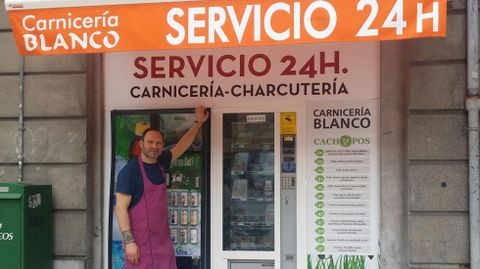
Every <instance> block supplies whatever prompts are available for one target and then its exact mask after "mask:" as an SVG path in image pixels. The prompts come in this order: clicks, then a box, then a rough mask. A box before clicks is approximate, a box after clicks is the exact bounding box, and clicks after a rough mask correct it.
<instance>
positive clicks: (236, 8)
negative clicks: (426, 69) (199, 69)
mask: <svg viewBox="0 0 480 269" xmlns="http://www.w3.org/2000/svg"><path fill="white" fill-rule="evenodd" d="M446 9H447V8H446V0H382V1H379V0H355V1H351V0H349V1H345V0H326V1H314V0H313V1H312V0H307V1H304V0H302V1H298V0H297V1H291V0H287V1H272V0H267V1H264V0H262V1H259V0H239V1H233V2H232V1H223V0H214V1H193V2H167V3H166V2H163V3H149V4H124V5H108V6H92V7H74V8H52V9H32V10H9V12H8V14H9V18H10V23H11V26H12V30H13V33H14V35H15V40H16V42H17V46H18V48H19V51H20V53H21V54H22V55H36V54H44V55H48V54H72V53H101V52H114V51H133V50H160V49H185V48H221V47H235V46H262V45H281V44H298V43H315V42H344V41H366V40H394V39H407V38H420V37H433V36H445V31H446V13H447V12H446Z"/></svg>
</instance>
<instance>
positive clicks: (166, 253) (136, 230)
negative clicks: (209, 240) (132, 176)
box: [125, 157, 177, 269]
mask: <svg viewBox="0 0 480 269" xmlns="http://www.w3.org/2000/svg"><path fill="white" fill-rule="evenodd" d="M138 163H139V165H140V170H141V172H142V178H143V195H142V198H140V201H139V202H138V203H137V204H136V205H135V206H133V207H132V208H130V209H129V211H128V212H129V216H130V226H131V230H132V233H133V236H134V238H135V242H136V243H137V245H138V248H139V249H140V259H139V262H138V264H137V265H134V264H132V263H130V262H129V261H128V260H126V261H125V262H126V269H177V264H176V261H175V252H174V251H173V248H172V242H171V239H170V228H169V224H168V209H167V186H166V184H165V183H163V184H161V185H155V184H153V183H152V182H151V181H150V180H149V179H148V176H147V174H146V173H145V168H144V166H143V161H142V160H141V158H140V157H138ZM160 169H161V171H162V173H163V174H164V170H163V167H161V166H160ZM164 176H165V174H164Z"/></svg>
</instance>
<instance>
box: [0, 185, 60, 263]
mask: <svg viewBox="0 0 480 269" xmlns="http://www.w3.org/2000/svg"><path fill="white" fill-rule="evenodd" d="M52 237H53V232H52V186H51V185H33V184H24V183H6V182H0V268H5V269H7V268H8V269H34V268H35V269H51V268H52V252H53V239H52Z"/></svg>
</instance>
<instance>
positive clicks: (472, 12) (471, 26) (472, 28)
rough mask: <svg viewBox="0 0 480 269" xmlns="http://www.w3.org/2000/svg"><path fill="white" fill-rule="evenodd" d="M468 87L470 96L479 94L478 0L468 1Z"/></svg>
mask: <svg viewBox="0 0 480 269" xmlns="http://www.w3.org/2000/svg"><path fill="white" fill-rule="evenodd" d="M467 88H468V96H478V95H479V89H480V87H479V79H478V0H468V2H467Z"/></svg>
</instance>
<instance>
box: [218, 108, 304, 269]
mask: <svg viewBox="0 0 480 269" xmlns="http://www.w3.org/2000/svg"><path fill="white" fill-rule="evenodd" d="M213 114H214V117H213V118H212V121H213V123H212V126H213V130H214V131H213V133H212V137H213V139H212V152H213V154H212V158H213V159H212V163H213V165H212V167H213V168H212V173H213V174H212V177H215V178H218V177H220V178H221V182H219V180H217V181H215V183H213V184H217V185H216V186H215V187H214V189H215V190H217V192H220V190H221V197H222V199H221V200H220V199H218V197H212V198H213V200H214V201H213V200H212V204H213V205H212V210H214V213H213V215H214V216H215V215H221V219H220V220H218V219H216V218H215V219H214V220H213V222H212V225H213V227H215V228H213V229H215V230H217V229H218V230H221V231H222V233H221V234H218V235H217V234H212V244H214V245H213V246H212V251H213V252H214V253H216V254H217V255H215V257H212V263H213V266H212V268H219V269H240V268H241V269H260V268H262V269H268V268H272V269H273V268H276V269H279V268H282V269H283V268H285V269H296V251H297V247H296V245H297V244H296V240H297V235H296V222H297V216H296V204H297V203H296V190H295V186H296V184H295V183H296V162H297V150H296V140H297V139H296V112H290V111H278V110H272V111H266V112H263V111H258V110H257V111H246V112H245V111H239V112H236V111H231V110H228V109H225V110H223V111H222V110H220V111H215V113H213ZM217 212H218V213H217Z"/></svg>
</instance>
